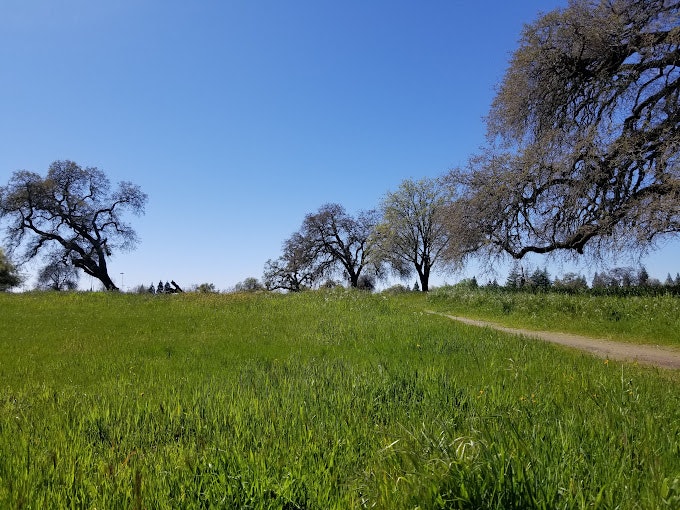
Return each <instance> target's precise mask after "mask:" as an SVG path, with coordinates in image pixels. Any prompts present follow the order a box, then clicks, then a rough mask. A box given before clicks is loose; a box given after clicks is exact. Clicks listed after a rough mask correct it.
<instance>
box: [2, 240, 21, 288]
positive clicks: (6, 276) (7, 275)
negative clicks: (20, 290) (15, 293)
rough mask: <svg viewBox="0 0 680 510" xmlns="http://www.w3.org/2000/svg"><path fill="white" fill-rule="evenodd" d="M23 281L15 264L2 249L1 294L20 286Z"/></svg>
mask: <svg viewBox="0 0 680 510" xmlns="http://www.w3.org/2000/svg"><path fill="white" fill-rule="evenodd" d="M21 281H22V278H21V275H20V274H19V272H18V271H17V268H16V266H15V265H14V264H12V263H11V262H10V260H9V259H8V258H7V256H6V255H5V252H4V251H3V250H2V248H0V292H4V291H7V290H9V289H11V288H13V287H16V286H18V285H19V284H20V283H21Z"/></svg>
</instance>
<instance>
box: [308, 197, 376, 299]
mask: <svg viewBox="0 0 680 510" xmlns="http://www.w3.org/2000/svg"><path fill="white" fill-rule="evenodd" d="M376 224H377V213H376V212H375V211H362V212H360V213H359V214H358V215H357V217H356V218H355V217H352V216H350V215H349V214H347V212H346V211H345V208H344V207H342V206H341V205H339V204H326V205H324V206H322V207H321V208H320V209H319V210H318V211H317V212H316V213H313V214H308V215H307V216H305V219H304V222H303V223H302V228H301V230H300V237H299V238H298V239H299V240H300V242H301V243H302V244H301V246H302V247H304V249H305V250H306V251H307V254H306V257H309V258H310V259H312V260H315V261H316V265H317V268H318V269H319V270H320V271H322V272H323V273H327V272H328V271H332V270H334V269H335V270H341V271H342V272H343V273H344V274H345V276H346V277H347V279H348V281H349V284H350V286H351V287H357V286H358V285H359V277H360V276H361V274H362V272H364V271H365V270H368V269H372V270H373V272H374V273H377V272H378V265H377V264H376V263H375V262H374V261H372V259H371V255H372V249H373V245H372V243H371V235H372V233H373V230H374V228H375V226H376Z"/></svg>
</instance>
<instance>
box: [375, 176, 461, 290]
mask: <svg viewBox="0 0 680 510" xmlns="http://www.w3.org/2000/svg"><path fill="white" fill-rule="evenodd" d="M449 196H450V195H449V189H448V188H447V187H446V186H444V185H443V183H442V181H441V180H440V179H430V178H424V179H421V180H419V181H413V180H411V179H407V180H405V181H403V182H402V183H401V184H400V185H399V188H398V189H397V190H396V191H394V192H389V193H387V195H385V197H384V198H383V200H382V204H381V207H380V210H381V214H382V219H381V222H380V224H379V225H378V226H377V228H376V229H375V233H374V240H375V245H376V247H378V249H377V250H376V255H377V257H378V258H379V259H380V260H381V261H383V260H384V261H386V262H387V264H388V265H389V266H390V267H391V268H392V270H393V271H394V272H395V273H396V274H397V275H398V276H399V277H401V278H404V279H405V278H408V277H410V276H411V275H413V273H414V272H415V273H416V274H417V275H418V280H419V281H420V288H421V289H422V291H423V292H427V291H428V289H429V281H430V275H431V273H432V271H433V269H434V268H435V266H436V265H437V264H438V263H440V262H441V261H442V260H443V257H444V254H445V252H446V249H447V247H448V245H449V241H450V239H451V232H450V230H449V229H448V228H447V226H446V225H445V223H444V213H445V210H446V207H447V205H448V202H449Z"/></svg>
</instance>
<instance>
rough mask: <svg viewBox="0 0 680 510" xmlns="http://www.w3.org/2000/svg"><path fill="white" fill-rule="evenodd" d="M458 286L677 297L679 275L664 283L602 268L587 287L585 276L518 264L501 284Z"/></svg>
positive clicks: (642, 273) (639, 272) (638, 272)
mask: <svg viewBox="0 0 680 510" xmlns="http://www.w3.org/2000/svg"><path fill="white" fill-rule="evenodd" d="M458 285H463V286H467V287H471V288H477V287H481V288H487V289H499V290H504V291H511V292H512V291H521V292H548V291H550V292H562V293H569V294H578V293H581V294H590V295H598V294H607V295H610V294H615V295H649V294H652V295H654V294H669V293H670V294H675V295H680V273H676V275H675V277H673V276H672V275H671V274H670V273H669V274H668V275H667V276H666V278H665V280H664V281H661V280H659V279H657V278H652V277H650V275H649V273H648V272H647V269H646V268H645V267H644V266H642V267H639V268H637V269H636V268H633V267H615V268H612V269H603V270H600V271H596V272H595V273H594V274H593V277H592V280H591V282H590V284H589V283H588V280H587V279H586V277H585V276H583V275H581V274H578V273H574V272H568V273H566V274H564V275H563V276H561V277H557V278H554V279H553V278H551V276H550V274H549V273H548V271H547V269H545V268H544V269H538V268H536V269H533V270H528V269H526V268H525V267H523V266H522V265H520V264H519V263H516V264H514V265H513V266H512V268H511V269H510V271H509V272H508V276H507V278H506V280H505V283H504V284H503V285H500V284H499V283H498V282H497V281H496V280H494V281H490V282H488V283H487V284H485V285H478V283H477V279H476V278H474V277H473V278H471V279H467V280H463V281H462V282H460V283H459V284H458Z"/></svg>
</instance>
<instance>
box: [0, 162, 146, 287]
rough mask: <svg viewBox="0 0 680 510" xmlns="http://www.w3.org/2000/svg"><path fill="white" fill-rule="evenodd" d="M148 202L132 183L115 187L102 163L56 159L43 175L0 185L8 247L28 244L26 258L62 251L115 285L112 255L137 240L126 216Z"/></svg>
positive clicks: (20, 176)
mask: <svg viewBox="0 0 680 510" xmlns="http://www.w3.org/2000/svg"><path fill="white" fill-rule="evenodd" d="M146 201H147V195H146V194H145V193H143V192H142V191H141V189H140V188H139V187H138V186H136V185H134V184H132V183H130V182H120V183H119V184H118V187H117V188H115V189H111V185H110V183H109V179H108V178H107V177H106V175H105V174H104V172H102V171H101V170H99V169H98V168H94V167H85V168H83V167H80V166H79V165H77V164H76V163H74V162H73V161H55V162H54V163H52V164H51V165H50V167H49V170H48V171H47V175H46V176H45V177H44V178H43V177H41V176H40V175H38V174H36V173H33V172H28V171H18V172H15V173H14V174H13V175H12V177H11V179H10V181H9V184H8V185H7V186H4V187H2V188H0V218H2V219H4V220H6V221H7V223H8V226H7V241H8V242H9V246H10V247H11V248H12V249H18V248H19V247H24V252H23V255H24V259H26V260H29V259H32V258H34V257H36V256H38V255H39V254H41V253H43V252H45V253H47V252H49V253H50V254H52V255H54V253H58V254H60V255H59V256H60V259H61V260H63V261H64V262H67V263H69V264H72V265H73V266H75V267H77V268H79V269H82V270H83V271H84V272H85V273H86V274H88V275H90V276H92V277H94V278H97V279H98V280H99V281H101V283H102V284H103V285H104V287H105V288H106V289H108V290H115V289H117V287H116V285H115V284H114V283H113V280H112V279H111V278H110V276H109V273H108V267H107V261H108V257H110V256H111V254H112V253H113V252H114V250H116V249H130V248H132V247H134V245H135V244H136V242H137V235H136V233H135V231H134V230H133V229H132V227H131V226H130V225H128V224H127V223H125V222H124V221H123V216H122V215H123V213H125V212H126V211H127V212H131V213H133V214H141V213H143V212H144V206H145V204H146Z"/></svg>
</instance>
